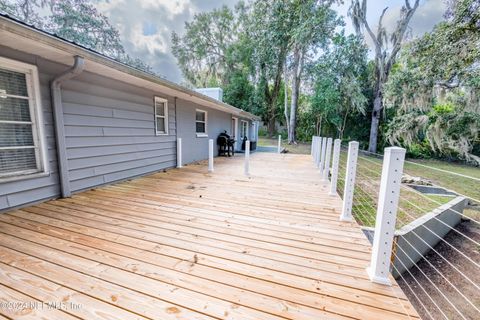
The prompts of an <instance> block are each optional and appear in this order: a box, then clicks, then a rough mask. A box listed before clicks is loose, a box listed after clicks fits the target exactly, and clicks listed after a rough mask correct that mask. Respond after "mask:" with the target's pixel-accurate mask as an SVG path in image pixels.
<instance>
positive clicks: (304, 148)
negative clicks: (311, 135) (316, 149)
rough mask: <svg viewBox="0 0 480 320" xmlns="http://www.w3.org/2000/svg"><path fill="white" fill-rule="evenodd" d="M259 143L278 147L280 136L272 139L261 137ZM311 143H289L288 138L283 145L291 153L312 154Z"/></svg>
mask: <svg viewBox="0 0 480 320" xmlns="http://www.w3.org/2000/svg"><path fill="white" fill-rule="evenodd" d="M257 144H258V145H259V146H261V147H277V145H278V138H277V139H272V138H267V137H259V138H258V142H257ZM310 146H311V144H310V143H309V142H308V143H305V142H299V143H298V144H288V143H287V140H282V147H283V148H285V149H286V150H287V152H289V153H295V154H310Z"/></svg>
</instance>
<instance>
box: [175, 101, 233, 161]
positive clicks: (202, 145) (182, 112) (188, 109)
mask: <svg viewBox="0 0 480 320" xmlns="http://www.w3.org/2000/svg"><path fill="white" fill-rule="evenodd" d="M196 109H201V110H204V111H207V112H208V114H207V133H208V138H207V137H200V138H197V136H196V133H195V131H196V130H195V110H196ZM231 122H232V115H231V114H228V113H225V112H222V111H218V110H215V109H210V108H205V107H200V106H198V105H196V104H194V103H192V102H190V101H185V100H180V99H179V100H177V135H178V137H179V138H182V149H183V153H182V158H183V159H182V160H183V162H184V163H191V162H195V161H199V160H204V159H207V158H208V140H209V139H213V140H214V145H216V139H217V137H218V135H219V134H220V133H222V132H223V131H224V130H226V131H227V133H229V134H230V131H231ZM215 150H216V149H215ZM215 154H217V151H215Z"/></svg>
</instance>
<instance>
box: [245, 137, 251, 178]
mask: <svg viewBox="0 0 480 320" xmlns="http://www.w3.org/2000/svg"><path fill="white" fill-rule="evenodd" d="M244 172H245V175H246V176H248V175H250V141H248V140H246V141H245V170H244Z"/></svg>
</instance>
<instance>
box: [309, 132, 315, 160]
mask: <svg viewBox="0 0 480 320" xmlns="http://www.w3.org/2000/svg"><path fill="white" fill-rule="evenodd" d="M314 145H315V136H312V143H311V144H310V156H313V148H314Z"/></svg>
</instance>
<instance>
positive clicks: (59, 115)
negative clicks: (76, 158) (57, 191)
mask: <svg viewBox="0 0 480 320" xmlns="http://www.w3.org/2000/svg"><path fill="white" fill-rule="evenodd" d="M84 65H85V61H84V59H83V57H80V56H75V62H74V64H73V66H72V67H71V68H69V69H68V70H66V71H64V72H63V73H61V74H59V75H58V76H56V77H55V78H54V79H53V80H52V82H51V83H50V94H51V98H52V107H53V117H54V121H55V140H56V143H57V156H58V169H59V174H60V187H61V191H62V197H63V198H66V197H70V196H71V194H72V192H71V190H70V178H69V176H68V162H67V147H66V143H65V124H64V121H63V104H62V90H61V87H62V84H63V83H64V82H65V81H67V80H70V79H72V78H74V77H76V76H78V75H79V74H80V73H82V72H83V68H84Z"/></svg>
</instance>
